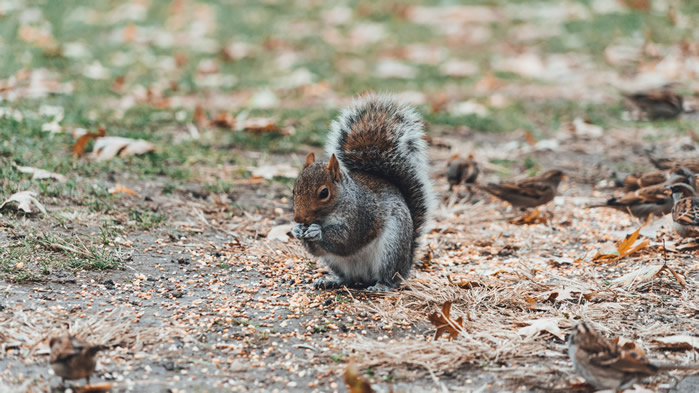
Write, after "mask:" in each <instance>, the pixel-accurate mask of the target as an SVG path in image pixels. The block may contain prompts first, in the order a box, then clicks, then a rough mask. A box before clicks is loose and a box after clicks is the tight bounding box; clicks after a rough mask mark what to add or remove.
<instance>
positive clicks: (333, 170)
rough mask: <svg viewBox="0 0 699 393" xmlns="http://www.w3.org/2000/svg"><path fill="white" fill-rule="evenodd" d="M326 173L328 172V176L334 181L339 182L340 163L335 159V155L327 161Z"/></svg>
mask: <svg viewBox="0 0 699 393" xmlns="http://www.w3.org/2000/svg"><path fill="white" fill-rule="evenodd" d="M328 171H329V172H330V176H332V177H333V179H335V181H339V180H340V162H339V161H338V160H337V157H335V154H333V155H331V156H330V161H328Z"/></svg>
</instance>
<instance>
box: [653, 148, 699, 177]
mask: <svg viewBox="0 0 699 393" xmlns="http://www.w3.org/2000/svg"><path fill="white" fill-rule="evenodd" d="M646 155H647V156H648V159H649V160H650V162H651V163H653V165H655V167H656V168H658V169H663V170H668V169H673V168H676V167H679V168H687V169H689V170H690V171H691V172H692V173H699V158H684V159H679V160H673V159H671V158H655V157H653V156H652V155H651V154H650V153H649V152H646Z"/></svg>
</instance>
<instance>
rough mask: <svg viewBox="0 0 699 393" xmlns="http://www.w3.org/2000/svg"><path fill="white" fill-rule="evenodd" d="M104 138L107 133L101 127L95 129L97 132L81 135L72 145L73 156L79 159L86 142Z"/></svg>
mask: <svg viewBox="0 0 699 393" xmlns="http://www.w3.org/2000/svg"><path fill="white" fill-rule="evenodd" d="M105 136H107V131H106V130H105V129H104V127H102V126H99V127H97V132H88V133H85V134H82V135H81V136H80V137H79V138H78V140H77V141H75V144H74V145H73V155H74V156H75V157H80V156H81V155H82V154H83V152H85V147H86V146H87V143H88V142H90V141H91V140H92V139H97V138H102V137H105Z"/></svg>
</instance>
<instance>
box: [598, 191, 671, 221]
mask: <svg viewBox="0 0 699 393" xmlns="http://www.w3.org/2000/svg"><path fill="white" fill-rule="evenodd" d="M672 206H673V201H672V193H671V192H670V191H669V190H667V189H665V185H664V184H656V185H653V186H649V187H644V188H640V189H638V190H636V191H631V192H628V193H626V195H624V196H622V197H619V198H617V197H612V198H609V199H608V200H607V202H605V203H604V204H600V205H592V206H590V207H592V208H594V207H610V208H612V209H615V210H618V211H620V212H624V213H628V214H630V215H632V216H634V217H638V218H641V219H646V218H648V216H651V215H653V216H657V217H662V216H664V215H666V214H668V213H670V212H671V211H672Z"/></svg>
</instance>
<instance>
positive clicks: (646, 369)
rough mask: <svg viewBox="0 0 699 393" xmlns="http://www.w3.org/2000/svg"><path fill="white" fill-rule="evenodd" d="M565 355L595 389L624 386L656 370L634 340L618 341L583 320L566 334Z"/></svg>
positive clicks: (621, 387) (578, 372)
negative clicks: (566, 353)
mask: <svg viewBox="0 0 699 393" xmlns="http://www.w3.org/2000/svg"><path fill="white" fill-rule="evenodd" d="M568 356H569V357H570V361H571V362H572V363H573V369H575V372H576V373H577V374H578V375H580V376H581V377H583V378H584V379H585V381H587V383H589V384H590V385H593V386H594V387H596V388H597V389H614V390H617V391H618V390H620V389H625V388H628V387H629V386H631V385H633V384H634V383H635V382H637V381H638V380H639V379H643V378H645V377H650V376H653V375H655V374H656V373H657V372H658V371H659V367H658V366H656V365H654V364H652V363H650V362H649V361H648V359H646V356H645V353H644V352H643V349H641V348H640V347H638V346H636V344H634V343H631V342H630V343H625V344H624V345H619V339H618V338H616V339H613V340H612V339H609V338H606V337H604V336H602V335H601V334H600V333H599V332H597V331H595V330H594V329H593V328H592V327H591V326H590V325H588V324H587V323H585V322H580V323H578V324H577V325H576V326H575V327H574V328H573V331H572V333H571V334H570V335H569V337H568Z"/></svg>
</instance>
